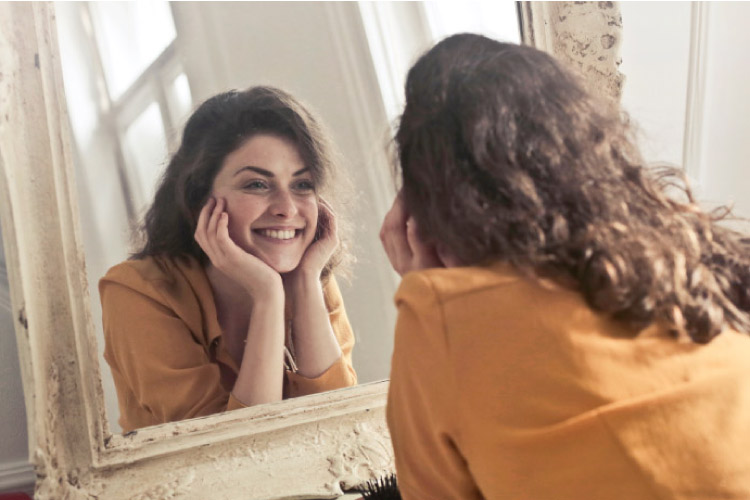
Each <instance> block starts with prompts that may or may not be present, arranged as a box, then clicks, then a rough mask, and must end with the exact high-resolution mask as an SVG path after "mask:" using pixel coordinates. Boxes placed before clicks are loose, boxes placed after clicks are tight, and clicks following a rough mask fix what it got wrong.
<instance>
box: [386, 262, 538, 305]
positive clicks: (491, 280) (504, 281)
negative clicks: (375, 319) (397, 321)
mask: <svg viewBox="0 0 750 500" xmlns="http://www.w3.org/2000/svg"><path fill="white" fill-rule="evenodd" d="M524 286H528V283H527V278H525V277H523V276H522V275H521V274H520V273H519V272H518V271H516V270H515V269H513V268H512V267H511V266H510V265H507V264H502V263H496V264H492V265H488V266H471V267H453V268H447V269H446V268H434V269H424V270H421V271H414V272H411V273H407V274H406V275H404V277H403V279H402V280H401V284H400V285H399V288H398V290H397V291H396V303H397V304H398V303H399V302H401V301H406V302H414V301H417V302H419V301H420V300H427V301H431V302H434V301H439V302H441V303H446V302H450V301H453V300H459V299H460V298H462V297H465V296H473V295H476V294H481V293H483V292H487V291H498V290H511V289H515V288H519V287H524Z"/></svg>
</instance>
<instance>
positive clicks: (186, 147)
mask: <svg viewBox="0 0 750 500" xmlns="http://www.w3.org/2000/svg"><path fill="white" fill-rule="evenodd" d="M257 134H270V135H275V136H278V137H282V138H284V139H287V140H289V141H290V142H291V143H292V144H294V145H295V146H296V147H297V149H298V151H299V154H300V157H301V158H302V160H303V161H304V163H305V165H306V166H307V167H308V168H309V169H310V173H311V176H312V178H313V182H314V184H315V187H316V192H318V193H319V194H322V195H323V196H324V197H325V198H326V200H327V201H328V202H329V203H331V204H332V205H333V208H334V210H335V211H336V212H337V214H339V213H340V209H339V206H338V203H337V199H338V196H337V194H338V193H337V192H336V191H337V190H338V189H334V184H336V183H337V182H338V181H339V180H341V175H342V174H341V172H339V171H338V165H337V159H336V156H335V153H334V150H333V146H332V144H331V143H330V140H329V138H328V135H327V133H326V131H325V130H324V129H323V127H322V124H321V123H319V122H318V121H317V120H316V119H315V117H313V115H312V114H311V113H310V112H309V111H308V110H307V109H306V108H305V107H304V106H303V105H302V104H301V103H300V102H299V101H297V100H296V99H295V98H294V97H292V96H291V95H290V94H288V93H286V92H284V91H282V90H279V89H276V88H273V87H262V86H261V87H252V88H249V89H247V90H244V91H236V90H233V91H229V92H224V93H221V94H218V95H216V96H214V97H211V98H210V99H208V100H206V101H205V102H204V103H203V104H201V105H200V106H199V107H198V108H197V109H196V110H195V112H194V113H193V114H192V115H191V116H190V118H189V119H188V121H187V123H186V124H185V128H184V131H183V134H182V142H181V144H180V146H179V149H178V150H177V152H176V153H174V155H173V156H172V158H171V160H170V162H169V164H168V165H167V169H166V171H165V172H164V175H163V177H162V179H161V182H160V184H159V187H158V189H157V191H156V195H155V197H154V201H153V203H152V205H151V206H150V208H149V209H148V211H147V212H146V215H145V217H144V221H143V224H142V227H141V228H140V231H141V233H142V234H141V237H142V239H143V240H144V242H143V246H142V247H141V249H140V250H139V251H137V252H135V253H134V254H133V256H132V257H131V258H144V257H147V256H163V257H172V258H175V257H185V256H192V257H195V258H197V259H198V260H199V261H200V262H201V263H202V264H205V263H206V262H207V257H206V255H205V253H204V252H203V250H202V249H201V248H200V246H199V245H198V244H197V242H196V241H195V239H194V237H193V235H194V233H195V226H196V223H197V218H198V214H199V213H200V210H201V208H202V207H203V205H204V204H205V203H206V201H207V200H208V197H209V196H210V194H211V190H212V187H213V181H214V178H215V177H216V175H217V174H218V172H219V170H220V169H221V167H222V164H223V162H224V159H225V158H226V157H227V155H229V154H230V153H231V152H233V151H235V150H236V149H237V148H239V147H240V146H241V145H242V144H243V143H244V142H245V141H247V140H248V139H250V138H251V137H253V136H254V135H257ZM343 225H344V226H345V224H343ZM342 252H343V250H342ZM342 255H343V254H342V253H341V252H339V253H338V254H337V255H335V256H334V258H333V259H332V261H331V262H330V263H329V266H327V267H326V269H325V270H324V274H326V275H327V274H328V273H329V272H330V270H331V269H332V267H333V266H334V265H336V264H337V263H338V262H339V261H340V260H341V258H342Z"/></svg>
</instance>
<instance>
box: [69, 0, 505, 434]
mask: <svg viewBox="0 0 750 500" xmlns="http://www.w3.org/2000/svg"><path fill="white" fill-rule="evenodd" d="M387 8H388V9H390V10H389V11H385V10H384V8H383V7H382V6H380V7H379V6H377V5H371V4H363V5H361V6H358V5H357V4H351V5H346V4H336V3H328V2H303V3H288V2H226V3H223V2H217V3H201V2H176V3H171V4H170V3H167V2H151V3H149V4H148V5H145V4H139V3H107V2H104V3H96V2H93V3H88V2H69V3H59V4H57V5H56V6H55V10H56V15H57V26H58V38H59V45H60V52H61V63H62V68H63V77H64V83H65V94H66V98H67V104H68V109H69V110H71V112H70V113H69V114H70V118H71V129H72V132H73V138H74V145H75V149H74V151H75V155H74V159H75V164H76V172H75V174H76V181H77V190H78V193H77V195H78V205H79V209H80V217H81V228H82V237H83V244H84V250H85V256H86V266H87V278H88V283H89V293H90V296H91V312H92V319H93V323H94V328H95V330H96V332H97V339H98V348H99V352H100V358H99V364H100V367H101V377H102V386H103V391H104V401H105V406H106V410H107V416H108V422H109V425H110V429H111V430H112V432H114V433H117V432H119V431H120V430H121V429H120V426H119V424H118V417H119V408H118V400H117V394H116V391H115V386H114V383H113V379H112V375H111V371H110V367H109V365H108V363H107V362H106V361H105V360H104V358H103V357H102V356H101V353H102V351H103V349H104V337H103V332H102V321H101V317H102V310H101V303H100V297H99V290H98V287H97V283H98V281H99V279H100V278H101V277H102V276H104V274H105V273H106V272H107V269H108V268H110V267H112V266H114V265H115V264H117V263H119V262H121V261H124V260H126V259H127V258H128V255H129V254H130V253H131V252H132V251H134V250H135V248H134V246H133V244H132V239H131V235H132V229H133V227H134V226H136V225H137V224H138V223H139V222H140V220H141V217H142V215H143V213H144V211H145V209H146V208H147V207H148V206H149V205H150V202H151V200H152V199H153V195H154V191H155V186H156V184H157V182H158V180H159V178H160V176H161V173H162V171H163V168H164V167H165V165H166V162H167V160H168V157H169V155H170V153H171V152H173V151H175V150H176V148H177V146H178V145H179V141H180V130H181V127H182V125H183V123H184V122H185V120H186V118H187V116H189V114H190V113H191V111H192V110H193V109H194V108H195V107H196V106H197V105H198V104H200V103H201V102H202V101H204V100H205V99H207V98H208V97H210V96H212V95H215V94H217V93H219V92H222V91H225V90H229V89H233V88H236V89H243V88H246V87H248V86H252V85H272V86H276V87H279V88H282V89H285V90H287V91H289V92H290V93H291V94H292V95H294V96H296V97H297V98H299V99H300V100H301V101H302V102H303V103H306V104H307V105H309V107H310V108H311V109H312V110H313V111H314V112H315V113H316V114H317V115H318V116H319V117H321V118H322V121H323V122H324V123H325V124H326V125H328V128H329V129H330V130H331V132H332V136H333V139H334V142H335V144H336V145H337V146H338V149H339V150H340V151H341V153H342V157H343V160H344V161H343V163H344V165H345V170H346V173H347V174H348V176H349V177H351V178H352V180H353V183H354V187H355V196H354V199H355V200H356V203H354V204H351V206H349V207H348V208H349V212H350V216H351V218H352V221H353V223H354V224H353V226H354V231H353V234H352V237H351V241H352V242H353V243H354V245H353V247H352V249H351V251H352V253H353V254H354V257H355V259H356V260H355V264H354V265H353V268H352V270H351V271H352V272H351V276H352V279H351V280H350V281H347V280H345V279H339V285H340V287H341V288H342V294H343V299H344V300H343V302H344V305H345V308H346V312H347V315H348V318H349V321H350V323H351V325H352V329H353V331H354V333H355V337H356V343H355V348H354V351H353V365H354V369H355V371H356V372H357V375H358V381H359V383H368V382H373V381H377V380H383V379H385V378H387V376H388V372H389V363H390V354H391V351H392V347H393V342H392V332H393V326H394V323H395V309H394V307H393V305H392V297H393V293H394V292H395V288H396V285H397V280H396V276H395V274H394V273H393V272H392V271H391V268H390V265H389V264H388V262H387V259H386V258H385V254H384V253H383V252H382V250H381V246H380V242H379V239H378V228H379V225H380V221H381V220H382V216H383V215H384V214H385V212H386V211H387V210H388V208H389V204H390V200H391V199H392V197H393V188H392V186H393V182H392V181H391V178H390V171H391V169H390V166H389V165H388V161H387V158H386V156H385V149H386V148H385V146H386V141H387V134H388V120H390V119H392V118H393V117H394V116H395V114H396V113H397V112H398V105H399V104H398V102H393V101H397V99H398V97H395V98H393V99H392V102H387V101H386V100H385V99H384V98H383V97H382V96H383V95H386V94H387V95H390V94H395V95H396V96H397V95H398V93H399V92H400V87H401V85H402V83H401V82H402V81H403V73H404V71H405V68H406V67H408V65H409V63H410V62H411V60H412V59H414V58H415V57H416V56H417V55H418V53H419V52H420V51H421V50H423V49H424V48H426V47H427V46H428V45H429V43H430V41H431V40H432V39H434V38H437V37H439V36H441V35H442V34H443V33H449V32H454V31H458V30H461V29H471V28H473V29H475V30H476V29H481V28H482V27H481V26H466V25H465V23H466V21H463V24H461V23H458V22H457V21H456V20H455V15H454V13H453V12H452V11H449V10H448V9H450V8H451V7H450V6H442V7H441V6H438V5H419V4H415V5H406V6H388V7H387ZM453 9H454V10H455V8H453ZM385 14H387V15H388V17H386V15H385ZM396 15H397V16H396ZM462 15H463V16H464V17H465V18H466V19H468V20H469V21H472V22H474V23H477V22H478V21H481V19H488V18H494V19H499V20H503V21H504V23H503V22H497V23H495V25H494V26H493V29H494V32H493V33H491V34H492V35H493V36H496V37H500V38H505V39H509V38H510V39H512V40H513V41H516V42H518V41H519V33H518V23H517V21H516V19H517V18H516V16H515V6H514V5H513V4H510V5H506V6H500V5H494V4H489V3H486V2H485V3H477V12H475V17H473V18H471V17H470V16H468V15H467V14H465V13H464V14H462ZM396 17H398V24H395V23H393V22H392V20H391V19H392V18H396ZM378 19H379V22H378V23H374V22H373V20H378ZM384 21H385V22H384ZM373 26H374V27H375V28H377V29H375V28H373ZM385 30H388V32H386V31H385ZM484 31H487V30H486V29H485V30H484ZM387 33H391V34H392V33H400V34H401V35H400V38H405V37H406V36H407V34H408V35H409V36H410V37H411V39H410V40H405V41H404V42H403V43H401V44H400V45H399V44H398V42H396V43H394V42H393V40H391V46H390V47H388V48H387V49H385V50H381V52H387V53H384V54H381V56H384V57H386V58H388V59H391V60H395V61H396V64H397V65H398V66H400V67H396V69H395V71H394V73H395V74H396V75H401V76H400V77H397V78H395V80H394V81H386V80H384V79H383V77H382V73H383V72H384V71H383V68H378V67H376V65H375V64H374V63H375V58H374V51H373V48H378V47H381V46H383V44H384V43H385V42H386V37H387V36H388V34H387ZM134 40H137V43H136V44H135V47H134V42H133V41H134ZM397 40H398V37H397ZM386 69H388V68H386ZM396 75H394V76H396ZM386 91H387V92H386ZM387 106H390V107H391V108H392V109H388V108H387Z"/></svg>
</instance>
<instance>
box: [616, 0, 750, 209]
mask: <svg viewBox="0 0 750 500" xmlns="http://www.w3.org/2000/svg"><path fill="white" fill-rule="evenodd" d="M620 7H621V9H622V17H623V27H624V28H623V29H624V33H623V45H622V59H623V63H622V67H621V69H622V71H623V73H624V74H625V75H626V81H625V88H624V91H623V97H622V102H623V105H624V106H625V108H626V109H627V110H628V111H629V112H630V114H631V117H632V118H633V119H634V120H635V121H636V122H637V123H638V124H639V125H640V128H641V132H642V145H643V150H644V153H645V156H646V159H647V160H648V161H652V162H657V161H664V162H669V163H673V164H675V165H680V166H684V165H688V166H690V169H689V172H688V173H689V174H690V177H691V181H692V183H693V188H694V190H695V191H696V193H697V195H698V197H699V199H701V200H703V201H704V202H705V205H706V206H708V207H711V206H715V205H718V204H734V206H735V212H736V213H737V214H739V215H741V216H744V217H748V216H750V199H748V197H747V196H746V194H745V191H746V188H747V186H750V169H748V168H747V167H746V164H747V162H748V158H750V140H748V137H750V65H748V63H747V61H748V55H747V47H748V46H750V30H748V29H747V21H748V20H750V4H748V3H742V2H739V3H734V2H708V3H706V4H704V5H703V11H702V14H701V13H700V12H699V11H700V10H701V9H700V8H699V7H700V6H699V5H698V4H692V3H690V2H621V4H620ZM698 15H702V16H704V17H703V20H704V23H705V26H706V27H705V31H704V32H703V33H702V34H701V30H700V29H699V28H700V26H699V23H697V22H694V21H697V20H698V18H697V17H696V16H698ZM691 16H693V17H695V18H693V17H691ZM691 41H692V43H693V49H692V54H693V59H692V60H691ZM691 64H698V67H699V68H703V71H701V72H699V73H697V74H695V75H694V78H693V79H692V80H690V79H689V75H690V65H691ZM689 90H692V91H695V92H696V93H697V94H696V96H695V97H696V99H694V100H692V101H691V100H690V99H689V97H690V95H689V94H688V92H689ZM689 101H690V102H692V103H694V104H693V106H694V109H692V113H689V114H686V104H687V103H688V102H689ZM690 117H692V122H691V121H690V120H689V119H688V118H690ZM691 127H692V130H694V131H695V133H694V134H693V135H692V136H691V135H690V134H689V133H688V134H687V137H688V138H689V139H688V140H690V141H691V142H689V143H688V144H686V143H685V142H684V139H685V137H686V130H687V131H688V132H689V131H690V128H691Z"/></svg>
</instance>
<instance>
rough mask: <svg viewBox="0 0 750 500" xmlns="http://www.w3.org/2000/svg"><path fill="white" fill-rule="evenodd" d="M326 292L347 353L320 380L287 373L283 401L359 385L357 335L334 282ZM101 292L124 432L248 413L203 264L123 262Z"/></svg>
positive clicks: (188, 260)
mask: <svg viewBox="0 0 750 500" xmlns="http://www.w3.org/2000/svg"><path fill="white" fill-rule="evenodd" d="M323 292H324V298H325V303H326V307H327V308H328V311H329V317H330V321H331V326H332V328H333V331H334V334H335V335H336V338H337V339H338V341H339V345H340V346H341V351H342V353H343V354H342V356H341V358H340V359H339V360H338V361H337V362H336V363H334V364H333V365H332V366H331V367H330V368H329V369H328V370H327V371H326V372H324V373H323V374H321V375H320V376H319V377H317V378H314V379H310V378H306V377H303V376H301V375H299V374H298V373H293V372H292V371H289V370H286V372H285V380H284V397H285V398H290V397H296V396H303V395H306V394H313V393H318V392H323V391H328V390H332V389H339V388H343V387H349V386H352V385H355V384H356V382H357V376H356V373H355V372H354V368H353V367H352V348H353V347H354V335H353V333H352V329H351V326H350V325H349V320H348V319H347V317H346V311H345V310H344V304H343V301H342V299H341V292H340V291H339V288H338V285H337V284H336V281H335V279H333V278H331V279H330V280H329V281H328V283H327V285H326V286H325V287H324V290H323ZM99 293H100V296H101V301H102V321H103V324H104V339H105V347H104V358H105V359H106V360H107V362H108V363H109V366H110V368H111V370H112V376H113V378H114V382H115V387H116V388H117V397H118V402H119V406H120V420H119V422H120V425H121V426H122V429H123V431H126V432H127V431H129V430H132V429H137V428H140V427H145V426H148V425H155V424H160V423H164V422H171V421H175V420H183V419H187V418H192V417H198V416H203V415H210V414H212V413H217V412H222V411H225V410H234V409H237V408H242V407H243V405H242V403H240V402H239V401H238V400H237V399H235V398H233V397H231V396H230V391H231V389H232V387H233V385H234V382H235V380H236V378H237V372H238V371H239V367H238V366H237V364H236V363H235V362H234V360H233V359H232V357H231V356H230V355H229V353H228V351H227V350H226V348H225V345H224V342H223V338H222V331H221V327H220V326H219V322H218V319H217V317H216V306H215V303H214V297H213V292H212V290H211V286H210V284H209V282H208V278H207V276H206V273H205V271H204V269H203V267H202V266H201V265H200V264H199V263H198V261H197V260H195V259H192V258H186V259H184V260H183V259H162V258H158V259H157V258H151V257H149V258H146V259H143V260H129V261H126V262H123V263H121V264H118V265H116V266H114V267H113V268H111V269H110V270H109V271H108V272H107V274H106V276H104V278H102V279H101V280H100V281H99Z"/></svg>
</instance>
